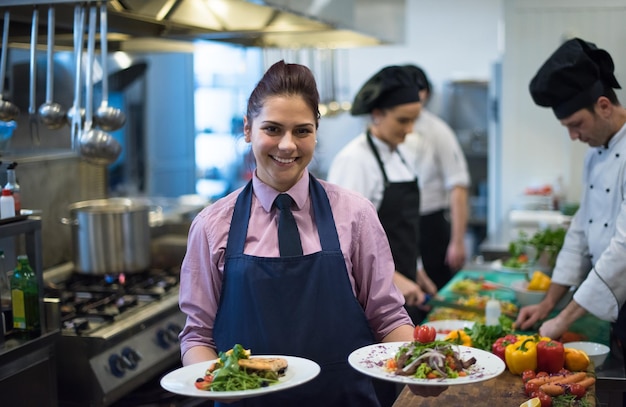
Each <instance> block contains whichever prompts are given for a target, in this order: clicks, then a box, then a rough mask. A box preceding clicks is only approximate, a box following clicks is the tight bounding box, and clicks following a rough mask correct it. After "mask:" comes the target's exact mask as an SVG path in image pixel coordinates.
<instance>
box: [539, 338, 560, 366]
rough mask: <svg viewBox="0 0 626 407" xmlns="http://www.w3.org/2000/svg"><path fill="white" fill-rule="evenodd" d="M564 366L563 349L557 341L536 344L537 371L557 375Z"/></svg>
mask: <svg viewBox="0 0 626 407" xmlns="http://www.w3.org/2000/svg"><path fill="white" fill-rule="evenodd" d="M564 365H565V349H563V344H562V343H561V342H559V341H554V340H551V341H539V342H538V343H537V371H538V372H542V371H543V372H548V373H557V372H558V371H559V370H561V369H563V366H564Z"/></svg>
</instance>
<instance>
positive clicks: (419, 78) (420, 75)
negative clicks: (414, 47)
mask: <svg viewBox="0 0 626 407" xmlns="http://www.w3.org/2000/svg"><path fill="white" fill-rule="evenodd" d="M404 69H406V70H407V71H408V72H409V75H411V76H412V77H413V80H414V81H415V82H416V83H417V86H419V88H420V90H422V89H426V91H427V92H428V93H430V88H431V85H430V81H429V80H428V77H427V76H426V72H424V70H423V69H422V68H420V67H419V66H416V65H411V64H408V65H404Z"/></svg>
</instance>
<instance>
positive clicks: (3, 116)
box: [0, 10, 20, 122]
mask: <svg viewBox="0 0 626 407" xmlns="http://www.w3.org/2000/svg"><path fill="white" fill-rule="evenodd" d="M10 17H11V15H10V13H9V10H6V11H5V12H4V27H3V29H2V54H1V55H0V120H2V121H3V122H10V121H11V120H15V119H16V118H17V116H19V115H20V109H19V108H18V107H17V106H15V105H14V104H13V103H11V102H9V101H8V100H3V99H2V91H3V90H4V79H5V77H6V72H7V51H8V47H9V19H10Z"/></svg>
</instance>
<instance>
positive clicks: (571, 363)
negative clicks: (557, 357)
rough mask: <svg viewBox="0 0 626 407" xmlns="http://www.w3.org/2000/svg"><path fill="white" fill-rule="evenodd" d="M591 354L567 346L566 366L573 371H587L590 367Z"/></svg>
mask: <svg viewBox="0 0 626 407" xmlns="http://www.w3.org/2000/svg"><path fill="white" fill-rule="evenodd" d="M589 363H591V361H590V360H589V356H588V355H587V354H586V353H585V352H584V351H582V350H579V349H573V348H565V368H566V369H567V370H571V371H572V372H586V371H587V368H588V367H589Z"/></svg>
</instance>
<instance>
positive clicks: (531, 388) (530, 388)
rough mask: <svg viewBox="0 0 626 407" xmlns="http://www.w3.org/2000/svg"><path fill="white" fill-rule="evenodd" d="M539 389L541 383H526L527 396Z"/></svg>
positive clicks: (525, 391)
mask: <svg viewBox="0 0 626 407" xmlns="http://www.w3.org/2000/svg"><path fill="white" fill-rule="evenodd" d="M538 390H539V384H537V383H525V384H524V393H526V395H527V396H531V397H532V394H533V393H535V392H537V391H538Z"/></svg>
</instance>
